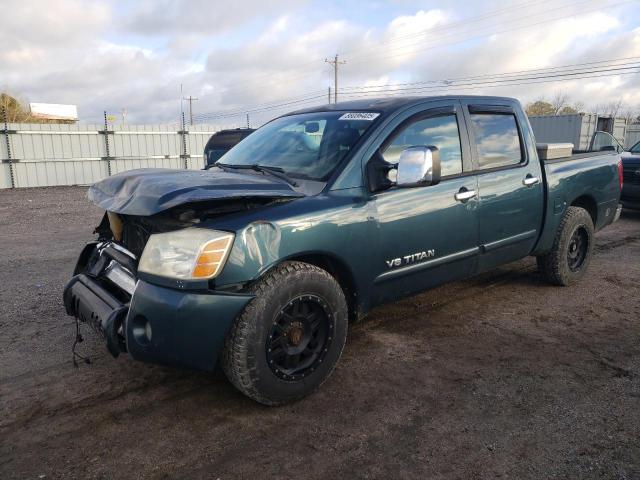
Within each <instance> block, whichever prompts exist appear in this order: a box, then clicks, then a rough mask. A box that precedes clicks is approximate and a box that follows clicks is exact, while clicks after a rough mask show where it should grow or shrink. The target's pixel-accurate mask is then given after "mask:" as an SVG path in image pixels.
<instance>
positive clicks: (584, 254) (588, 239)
mask: <svg viewBox="0 0 640 480" xmlns="http://www.w3.org/2000/svg"><path fill="white" fill-rule="evenodd" d="M593 246H594V228H593V221H592V220H591V216H590V215H589V213H588V212H587V211H586V210H584V209H583V208H580V207H569V208H568V209H567V212H566V213H565V214H564V217H563V218H562V220H561V221H560V225H559V226H558V231H557V233H556V238H555V240H554V242H553V247H552V248H551V251H550V252H549V253H547V254H546V255H543V256H540V257H538V268H539V270H540V272H541V273H542V274H543V276H544V277H545V279H546V280H547V281H549V282H551V283H553V284H556V285H570V284H572V283H573V282H575V281H577V280H579V279H580V278H581V277H582V276H583V275H584V273H585V271H586V270H587V267H588V266H589V263H590V262H591V256H592V254H593Z"/></svg>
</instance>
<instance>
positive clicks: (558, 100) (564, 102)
mask: <svg viewBox="0 0 640 480" xmlns="http://www.w3.org/2000/svg"><path fill="white" fill-rule="evenodd" d="M551 105H552V106H553V115H558V114H559V113H560V112H562V110H563V109H565V107H568V106H569V95H567V93H566V92H556V93H555V94H554V95H553V98H552V99H551Z"/></svg>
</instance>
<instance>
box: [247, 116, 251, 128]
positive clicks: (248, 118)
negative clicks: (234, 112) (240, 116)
mask: <svg viewBox="0 0 640 480" xmlns="http://www.w3.org/2000/svg"><path fill="white" fill-rule="evenodd" d="M249 125H250V123H249V114H248V113H247V128H251V127H249Z"/></svg>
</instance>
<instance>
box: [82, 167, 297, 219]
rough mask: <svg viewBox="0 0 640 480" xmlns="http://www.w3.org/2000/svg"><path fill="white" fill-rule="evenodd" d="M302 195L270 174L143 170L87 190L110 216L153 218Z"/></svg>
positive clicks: (100, 183) (102, 182)
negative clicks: (211, 205) (186, 207)
mask: <svg viewBox="0 0 640 480" xmlns="http://www.w3.org/2000/svg"><path fill="white" fill-rule="evenodd" d="M303 196H304V194H303V193H300V192H297V191H295V190H294V189H293V188H292V187H291V186H289V185H288V184H287V183H285V182H284V181H281V180H279V179H277V178H274V177H271V176H270V175H268V174H267V175H263V174H254V173H249V172H227V171H224V170H221V169H219V168H212V169H210V170H171V169H165V168H144V169H140V170H129V171H127V172H123V173H119V174H117V175H113V176H112V177H109V178H106V179H104V180H102V181H100V182H98V183H96V184H94V185H92V186H91V187H90V188H89V192H88V197H89V200H91V201H92V202H94V203H95V204H96V205H99V206H100V207H102V208H104V209H105V210H108V211H110V212H114V213H121V214H124V215H141V216H147V215H154V214H156V213H159V212H162V211H163V210H167V209H169V208H172V207H176V206H178V205H183V204H186V203H195V202H206V201H211V200H221V199H232V198H235V199H237V198H287V197H291V198H295V197H303Z"/></svg>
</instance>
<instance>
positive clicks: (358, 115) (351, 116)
mask: <svg viewBox="0 0 640 480" xmlns="http://www.w3.org/2000/svg"><path fill="white" fill-rule="evenodd" d="M379 116H380V114H379V113H373V112H349V113H345V114H344V115H342V116H341V117H340V118H339V119H338V120H365V121H367V122H372V121H373V120H375V119H376V118H378V117H379Z"/></svg>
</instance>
